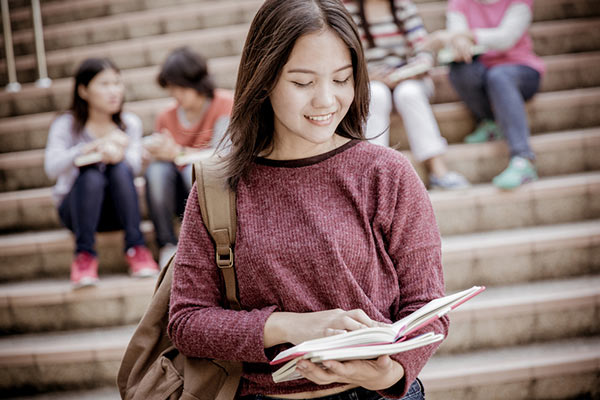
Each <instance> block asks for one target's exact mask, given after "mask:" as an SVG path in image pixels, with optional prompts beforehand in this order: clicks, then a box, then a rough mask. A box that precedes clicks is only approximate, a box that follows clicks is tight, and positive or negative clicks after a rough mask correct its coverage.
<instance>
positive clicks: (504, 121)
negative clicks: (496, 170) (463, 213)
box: [436, 0, 545, 189]
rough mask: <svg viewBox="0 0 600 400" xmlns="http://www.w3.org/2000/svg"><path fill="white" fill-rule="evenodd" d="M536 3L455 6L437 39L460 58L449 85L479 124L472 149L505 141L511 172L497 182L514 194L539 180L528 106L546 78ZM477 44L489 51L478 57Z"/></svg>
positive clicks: (481, 1)
mask: <svg viewBox="0 0 600 400" xmlns="http://www.w3.org/2000/svg"><path fill="white" fill-rule="evenodd" d="M532 6H533V0H450V1H449V2H448V14H447V18H448V20H447V31H445V32H440V33H437V34H436V36H437V37H438V42H439V43H437V47H440V46H443V45H448V46H450V47H451V48H452V49H453V50H454V53H455V54H456V57H457V58H456V62H455V63H453V64H452V65H451V66H450V82H451V83H452V86H454V89H456V91H457V92H458V94H459V96H460V98H461V99H462V100H463V101H464V102H465V104H466V105H467V107H468V108H469V110H470V111H471V112H472V113H473V115H474V116H475V119H476V121H477V123H478V125H477V128H476V129H475V131H474V132H473V133H471V134H470V135H469V136H467V137H466V139H465V141H466V142H467V143H480V142H486V141H489V140H498V139H501V138H503V137H506V140H507V142H508V147H509V148H510V157H511V158H510V162H509V165H508V167H507V168H506V169H505V170H504V171H503V172H502V173H501V174H499V175H498V176H496V177H495V178H494V179H493V183H494V185H496V186H497V187H499V188H501V189H514V188H516V187H518V186H520V185H521V184H523V183H526V182H531V181H534V180H536V179H537V172H536V168H535V166H534V164H533V163H534V160H535V155H534V153H533V151H532V149H531V146H530V144H529V136H530V131H529V124H528V122H527V112H526V110H525V101H527V100H529V99H531V98H532V97H533V95H534V94H535V93H536V92H537V90H538V88H539V85H540V79H541V76H542V74H543V73H544V69H545V68H544V64H543V62H542V60H541V59H540V58H539V57H537V56H536V55H535V53H534V52H533V44H532V41H531V37H530V36H529V32H528V29H529V26H530V25H531V20H532ZM475 44H478V45H481V46H483V47H484V48H486V49H487V50H486V51H485V52H484V53H483V54H482V55H480V56H478V57H474V56H473V54H472V49H473V46H474V45H475Z"/></svg>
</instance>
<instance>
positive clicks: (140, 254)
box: [125, 246, 158, 278]
mask: <svg viewBox="0 0 600 400" xmlns="http://www.w3.org/2000/svg"><path fill="white" fill-rule="evenodd" d="M125 259H126V260H127V264H129V273H130V274H131V276H133V277H136V278H144V277H147V276H155V275H158V264H156V262H155V261H154V258H152V254H151V253H150V250H148V248H147V247H145V246H135V247H131V248H129V249H128V250H127V252H126V253H125Z"/></svg>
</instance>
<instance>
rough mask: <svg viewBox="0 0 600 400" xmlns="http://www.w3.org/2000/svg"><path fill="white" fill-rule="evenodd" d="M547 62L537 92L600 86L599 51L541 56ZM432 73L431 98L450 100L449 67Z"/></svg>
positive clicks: (453, 94)
mask: <svg viewBox="0 0 600 400" xmlns="http://www.w3.org/2000/svg"><path fill="white" fill-rule="evenodd" d="M542 59H543V60H544V63H545V64H546V73H545V74H544V77H543V78H542V82H541V86H540V90H539V91H540V92H541V93H545V92H555V91H559V90H570V89H578V88H591V87H598V86H600V69H599V68H597V65H598V63H600V52H597V51H592V52H583V53H571V54H560V55H556V56H545V57H542ZM431 77H432V78H433V82H434V84H435V93H434V96H433V98H432V99H431V102H432V103H434V104H436V103H449V102H454V101H458V100H459V97H458V95H457V94H456V92H455V91H454V88H453V87H452V85H451V84H450V80H449V79H448V68H447V67H437V68H435V69H434V70H433V71H432V73H431Z"/></svg>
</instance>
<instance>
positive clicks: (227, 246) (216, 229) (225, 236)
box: [193, 158, 241, 310]
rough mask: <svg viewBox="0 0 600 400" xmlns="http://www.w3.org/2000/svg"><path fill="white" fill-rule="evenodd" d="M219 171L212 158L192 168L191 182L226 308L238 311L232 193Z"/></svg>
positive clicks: (233, 200)
mask: <svg viewBox="0 0 600 400" xmlns="http://www.w3.org/2000/svg"><path fill="white" fill-rule="evenodd" d="M221 176H222V170H219V169H218V167H217V161H216V160H215V159H214V158H211V159H207V160H203V161H201V162H198V163H196V164H194V169H193V179H194V180H196V182H197V189H198V203H199V204H200V212H201V214H202V220H203V221H204V225H205V226H206V229H207V230H208V233H210V235H211V236H212V238H213V240H214V241H215V253H216V262H217V266H218V267H219V270H220V271H221V274H222V276H223V281H224V282H225V297H226V298H227V301H228V302H229V307H230V308H231V309H233V310H240V309H241V307H240V302H239V300H238V298H237V281H236V278H235V268H234V265H233V261H234V257H233V244H234V243H235V233H236V232H235V230H236V226H237V219H236V203H235V201H236V200H235V192H234V191H232V190H230V189H229V187H228V186H227V183H226V182H225V181H224V180H223V179H221Z"/></svg>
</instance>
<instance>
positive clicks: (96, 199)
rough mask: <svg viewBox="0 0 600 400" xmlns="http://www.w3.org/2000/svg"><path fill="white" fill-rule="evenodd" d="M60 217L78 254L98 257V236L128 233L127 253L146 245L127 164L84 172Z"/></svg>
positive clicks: (104, 166)
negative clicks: (110, 233)
mask: <svg viewBox="0 0 600 400" xmlns="http://www.w3.org/2000/svg"><path fill="white" fill-rule="evenodd" d="M58 214H59V216H60V219H61V221H62V223H63V224H64V225H65V226H66V227H67V228H68V229H69V230H71V231H72V232H73V233H74V235H75V249H76V252H77V253H79V252H81V251H86V252H88V253H90V254H93V255H96V251H95V249H94V243H95V234H96V232H104V231H113V230H120V229H123V230H124V231H125V249H129V248H130V247H134V246H141V245H144V237H143V235H142V232H141V230H140V219H141V218H140V210H139V204H138V197H137V192H136V190H135V186H134V184H133V173H132V172H131V168H129V166H128V165H127V164H126V163H124V162H120V163H118V164H114V165H104V164H95V165H90V166H86V167H82V168H80V169H79V176H78V177H77V179H76V180H75V183H74V184H73V187H72V188H71V190H70V191H69V193H68V194H67V196H66V197H65V198H64V200H63V201H62V203H61V204H60V206H59V207H58Z"/></svg>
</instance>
